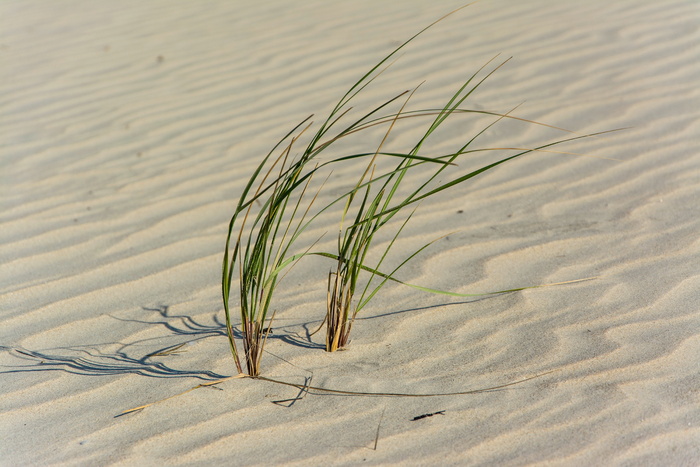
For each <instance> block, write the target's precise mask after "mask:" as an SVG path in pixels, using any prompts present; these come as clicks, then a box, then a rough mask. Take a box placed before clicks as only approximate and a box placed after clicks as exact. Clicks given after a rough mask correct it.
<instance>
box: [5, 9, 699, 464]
mask: <svg viewBox="0 0 700 467" xmlns="http://www.w3.org/2000/svg"><path fill="white" fill-rule="evenodd" d="M254 3H256V2H242V1H238V2H236V1H233V2H226V1H218V2H214V1H211V2H184V1H182V2H172V1H149V2H140V1H138V2H137V1H120V2H112V1H89V2H88V1H60V2H59V1H57V2H52V1H4V2H2V3H0V18H2V19H0V22H1V23H0V26H1V27H0V61H1V63H2V66H0V103H1V108H2V114H1V115H2V122H1V131H2V137H1V139H2V145H3V146H2V154H1V156H0V157H1V161H2V175H1V177H2V211H1V213H0V216H1V222H2V224H1V227H0V236H1V240H0V261H1V263H2V281H1V284H0V285H1V295H0V307H1V311H0V345H2V346H3V348H2V352H1V353H0V365H1V366H0V373H1V374H0V382H1V384H0V388H1V389H0V392H1V394H0V464H2V465H46V464H60V465H106V464H114V465H148V464H168V465H212V464H214V465H248V464H278V463H282V462H284V463H287V464H290V465H301V464H309V463H310V464H314V465H349V464H359V463H367V464H406V465H411V464H424V465H425V464H438V463H440V464H454V465H464V464H467V465H520V464H528V463H538V464H545V465H591V464H605V465H700V311H698V310H699V309H700V275H699V274H698V264H700V240H699V239H698V233H699V232H700V155H699V154H698V152H699V150H700V123H699V119H698V117H700V89H699V88H698V85H697V83H698V82H700V46H699V44H700V3H698V2H697V1H694V0H687V1H683V0H674V1H665V2H652V1H648V2H640V1H631V0H623V1H616V2H609V1H603V0H591V1H587V2H579V1H570V0H567V1H557V2H554V1H550V0H533V1H528V2H520V1H515V0H492V1H484V2H482V3H479V4H477V5H474V6H471V7H469V8H467V9H466V10H463V11H462V12H460V13H459V14H457V15H455V16H454V17H452V18H450V19H449V20H447V21H445V22H443V23H442V24H440V25H439V26H437V27H435V28H434V29H432V30H431V31H429V32H428V33H426V34H425V35H424V36H422V37H421V38H420V39H419V40H417V41H416V42H415V43H414V44H412V45H411V46H410V47H409V48H407V49H406V52H405V54H404V56H403V57H402V58H401V59H400V60H399V62H397V63H396V65H395V66H394V67H393V68H392V69H391V70H390V71H389V72H388V73H387V75H386V76H384V77H383V78H382V79H381V80H380V81H379V82H377V83H376V85H374V86H373V87H372V88H371V89H369V90H368V93H367V97H368V98H369V99H374V100H377V99H382V98H387V97H389V96H391V95H393V94H395V93H397V92H399V91H402V90H403V89H408V88H410V87H413V86H415V85H416V84H418V83H419V82H421V81H422V80H424V79H427V83H426V84H425V85H424V86H423V88H422V89H421V91H420V92H419V94H418V95H417V96H416V98H415V102H414V104H415V106H418V105H421V104H422V105H440V104H442V103H443V102H444V100H445V99H446V98H448V96H449V94H450V93H451V92H452V91H453V90H455V89H456V87H457V86H458V85H460V84H461V81H462V80H463V79H465V78H466V77H467V76H468V75H469V74H471V73H472V72H473V71H475V70H476V69H477V68H478V67H479V66H480V65H482V64H483V63H484V62H486V61H487V60H488V59H490V58H491V57H492V56H493V55H495V54H496V53H499V52H502V53H503V54H504V55H503V56H504V57H507V56H510V55H513V56H514V59H513V60H512V61H511V62H510V63H509V64H508V65H507V66H506V67H505V68H504V69H502V70H501V71H499V72H498V73H497V74H496V75H494V76H493V77H492V78H491V79H489V81H488V82H487V83H486V84H485V85H484V86H483V87H482V88H480V90H479V91H478V92H477V93H476V95H475V96H474V97H473V99H470V101H469V106H471V107H473V108H481V109H491V110H497V111H507V110H509V109H510V108H512V107H513V106H515V105H517V104H519V103H521V102H522V101H524V100H525V101H526V102H525V104H524V105H523V106H522V107H521V108H520V109H519V110H518V112H517V114H518V115H520V116H523V117H526V118H533V119H537V120H541V121H545V122H548V123H552V124H556V125H560V126H564V127H567V128H571V129H575V130H577V131H582V132H591V131H598V130H605V129H610V128H617V127H623V126H634V129H632V130H629V131H626V132H624V133H618V134H615V135H612V136H608V137H604V138H599V139H595V140H588V141H585V142H582V143H580V144H576V145H570V146H567V147H566V148H565V149H567V150H571V151H580V152H586V153H588V154H594V155H598V156H606V157H612V158H615V159H620V160H622V161H623V162H614V161H608V160H601V159H593V158H583V157H571V156H562V155H546V154H536V155H532V156H529V157H527V158H525V159H521V160H519V161H516V162H514V163H511V164H510V165H505V166H501V167H500V168H498V169H497V170H496V171H494V172H492V173H490V174H487V175H485V176H483V177H481V178H479V179H477V180H475V181H474V182H473V183H470V184H468V185H467V186H465V187H463V188H460V189H459V190H456V191H454V192H451V193H450V194H449V195H446V196H443V197H440V198H436V199H434V200H431V201H430V202H428V203H424V204H423V205H422V206H421V207H420V209H419V211H418V213H417V214H416V218H415V219H414V220H413V221H412V225H411V230H410V231H409V232H407V236H406V243H405V248H407V247H409V246H413V245H419V244H420V242H421V241H424V240H430V239H432V238H434V237H436V236H439V235H441V234H444V233H448V232H451V231H454V230H458V233H456V234H453V235H450V236H449V238H447V239H444V240H442V241H440V242H438V243H437V244H436V245H434V246H433V247H432V248H431V249H430V250H428V252H427V253H425V254H424V255H422V256H421V257H419V259H417V260H416V261H415V262H414V263H413V264H412V265H410V266H408V267H407V268H406V269H405V270H404V271H403V273H402V274H401V277H402V278H404V279H406V280H409V281H413V282H416V283H421V284H424V285H430V286H435V287H441V288H445V289H450V290H455V291H461V292H481V291H489V290H498V289H501V288H506V287H511V286H519V285H526V284H537V283H546V282H554V281H560V280H567V279H574V278H580V277H588V276H593V275H599V276H601V278H600V279H598V280H595V281H589V282H584V283H580V284H575V285H569V286H562V287H555V288H548V289H540V290H529V291H525V292H520V293H514V294H509V295H505V296H499V297H495V298H489V299H482V300H456V299H446V298H442V297H436V296H430V295H427V294H423V293H420V292H417V291H413V290H411V289H407V288H402V287H394V286H392V287H387V288H386V289H385V290H384V292H383V293H382V294H381V295H379V296H377V298H376V300H375V302H374V303H373V304H372V305H371V306H370V307H369V308H368V309H367V310H366V313H365V314H364V315H363V319H362V320H360V321H358V322H357V323H356V326H355V329H354V340H353V342H352V345H351V349H350V350H349V351H347V352H341V353H338V354H334V355H330V354H326V353H325V352H323V351H322V350H320V349H319V348H318V344H319V343H320V342H322V336H321V335H317V336H314V338H313V339H312V342H309V341H308V339H307V338H306V333H307V331H308V330H309V329H311V328H313V327H314V326H316V325H317V324H318V322H319V319H320V318H321V316H322V313H323V307H324V300H325V296H324V290H323V281H324V275H325V273H326V271H327V268H328V266H327V265H326V264H325V263H323V262H322V261H320V262H314V261H309V262H305V263H301V264H300V265H299V267H298V268H297V269H295V270H294V271H293V273H292V274H291V275H290V276H289V277H288V278H287V279H286V281H287V282H286V283H283V286H282V287H281V288H280V289H279V294H278V296H277V297H276V302H275V308H276V309H278V310H279V314H278V320H277V321H276V323H275V335H274V338H273V339H271V341H270V342H269V343H268V350H269V351H270V352H271V353H272V354H274V355H277V356H279V357H281V358H283V359H284V360H286V361H287V362H289V363H291V364H292V365H294V366H292V365H290V364H289V363H286V362H285V361H282V360H280V359H278V358H275V357H274V356H272V355H266V357H265V359H264V362H263V364H264V370H265V374H266V375H268V376H272V377H278V378H285V379H287V380H290V381H295V382H302V381H303V378H304V377H306V376H309V375H311V373H313V382H314V383H315V384H317V385H326V386H329V387H335V388H345V389H355V390H371V391H399V392H444V391H464V390H468V389H478V388H484V387H489V386H494V385H498V384H503V383H507V382H509V381H514V380H517V379H521V378H525V377H528V376H531V375H535V374H538V373H542V372H547V371H550V370H558V371H557V372H555V373H552V374H549V375H547V376H544V377H542V378H539V379H535V380H532V381H529V382H527V383H523V384H521V385H519V386H515V387H513V388H510V389H508V390H502V391H494V392H489V393H484V394H478V395H470V396H459V397H442V398H432V399H397V398H395V399H391V398H359V397H338V396H319V395H309V396H307V397H306V398H305V399H304V400H301V401H298V402H297V403H295V404H294V405H293V406H292V407H289V408H285V407H281V406H279V405H275V404H273V403H272V402H271V401H273V400H277V399H285V398H292V397H294V396H295V395H296V391H295V390H293V389H291V388H286V387H282V386H277V385H272V384H268V383H263V382H256V381H249V380H232V381H228V382H225V383H223V384H221V385H220V386H219V389H221V390H214V389H198V390H197V391H194V392H191V393H189V394H187V395H185V396H182V397H179V398H176V399H172V400H169V401H166V402H163V403H160V404H157V405H154V406H152V407H150V408H148V409H146V410H145V411H143V412H140V413H136V414H132V415H128V416H124V417H119V418H115V415H117V414H119V413H120V412H121V411H123V410H126V409H129V408H131V407H134V406H137V405H140V404H144V403H148V402H153V401H155V400H158V399H161V398H164V397H167V396H169V395H172V394H176V393H178V392H181V391H184V390H186V389H188V388H190V387H193V386H195V385H196V384H198V383H200V382H206V381H211V380H214V379H216V378H219V377H221V376H227V375H231V374H232V371H233V364H232V361H231V359H230V355H229V353H228V348H227V343H226V339H225V338H224V335H223V328H222V326H221V320H222V311H221V309H222V307H221V303H220V295H219V268H220V261H221V253H222V249H223V242H224V234H225V233H224V229H225V225H226V222H227V221H228V216H229V215H230V214H231V210H232V207H233V204H234V202H235V201H236V199H237V196H238V193H239V192H240V190H241V188H242V185H243V183H244V181H245V180H246V179H247V177H248V176H249V174H250V171H251V168H252V167H253V166H254V164H256V163H257V160H258V158H259V157H261V155H262V154H264V153H265V152H266V151H267V150H268V149H269V148H270V147H271V145H272V144H273V143H274V142H275V141H276V140H277V139H278V138H279V137H281V136H282V135H283V134H284V133H285V132H286V131H287V130H288V129H290V128H291V127H292V126H293V125H294V124H296V123H297V122H298V121H299V120H301V119H302V118H303V117H305V116H306V115H308V114H310V113H317V115H323V114H324V113H325V112H328V110H330V108H331V107H332V105H333V104H334V103H335V101H336V100H337V99H338V98H339V97H340V95H342V93H343V92H344V91H345V90H346V89H347V88H348V86H349V85H350V84H352V82H353V81H354V80H355V79H357V78H359V76H360V75H361V73H363V72H364V71H366V70H367V69H368V68H369V67H370V66H371V65H372V64H374V63H375V62H376V61H377V60H378V59H379V58H381V57H382V56H383V55H385V54H386V53H388V52H389V51H390V50H391V49H392V48H393V47H395V46H396V45H398V44H399V43H400V41H401V40H403V39H406V38H408V37H409V36H410V35H411V34H413V33H414V32H416V31H418V30H419V29H420V28H422V27H423V26H425V25H427V24H428V23H430V22H431V21H432V20H434V19H435V18H437V17H439V16H441V15H442V14H443V13H445V12H447V11H449V10H451V9H452V8H455V7H457V6H459V5H460V2H459V1H444V2H424V1H418V0H412V1H403V2H388V1H387V2H376V1H375V0H372V1H370V0H355V1H353V2H347V1H316V2H282V1H275V2H259V3H260V4H259V5H253V4H254ZM158 57H161V58H160V59H159V58H158ZM363 102H365V103H367V101H363ZM461 121H462V122H464V123H463V125H464V126H463V127H457V128H455V127H453V128H452V130H450V131H447V132H446V133H445V134H444V135H443V141H444V142H445V147H453V146H454V145H456V144H457V143H458V142H459V141H460V139H459V138H460V135H461V139H464V135H469V134H472V133H473V132H474V131H475V128H477V126H475V124H474V123H473V121H472V120H470V119H466V118H465V119H462V120H461ZM482 123H483V121H482ZM499 128H500V129H496V130H495V131H493V132H492V133H491V134H490V136H489V139H487V140H485V141H490V143H491V144H499V145H526V144H533V143H534V142H537V141H542V140H544V139H547V138H551V137H553V136H558V135H557V134H554V133H552V132H544V131H542V130H539V129H536V128H534V127H532V126H528V125H504V126H503V127H499ZM413 130H415V128H414V127H411V126H407V127H405V128H404V130H403V131H404V133H403V134H404V135H407V136H409V137H411V138H413V136H412V135H415V132H413V133H412V131H413ZM397 141H398V142H400V141H401V138H398V140H397ZM372 144H374V143H372ZM364 149H366V147H365V148H364ZM484 160H486V159H485V158H482V159H478V160H475V161H474V163H478V162H480V161H484ZM466 167H468V165H467V166H466ZM345 173H347V172H344V171H342V170H341V171H339V172H338V173H337V174H336V175H334V177H333V178H331V182H330V185H329V187H330V191H331V192H337V193H340V192H341V190H342V189H344V188H345V187H346V186H347V185H348V183H349V182H348V181H347V180H346V179H345V178H344V177H343V174H345ZM328 196H330V194H329V195H328ZM458 210H461V211H463V212H462V213H457V211H458ZM333 222H334V218H332V217H327V218H324V219H323V221H322V222H321V224H320V225H318V226H317V228H316V229H315V230H313V231H311V232H310V233H309V236H308V238H311V237H314V236H317V235H320V234H321V233H322V232H323V231H325V230H328V229H330V230H331V231H332V230H333ZM331 240H332V238H331V237H330V236H327V237H326V238H325V239H324V242H325V244H326V245H327V244H330V242H331ZM405 251H408V250H405ZM179 343H187V344H188V345H187V346H186V347H184V350H186V352H184V353H181V354H178V355H173V356H167V357H148V358H147V357H146V356H147V355H149V354H151V353H153V352H156V351H158V350H159V349H163V348H165V347H168V346H171V345H175V344H179ZM30 355H33V357H30ZM438 410H444V411H445V414H444V415H436V416H434V417H430V418H425V419H423V420H419V421H411V419H412V418H413V417H415V416H417V415H421V414H423V413H429V412H435V411H438ZM382 413H383V414H384V415H383V420H382V422H381V427H380V431H379V441H378V446H377V449H376V450H373V449H372V448H373V444H374V439H375V433H376V431H377V426H378V424H379V421H380V417H381V416H382Z"/></svg>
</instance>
